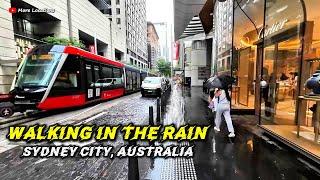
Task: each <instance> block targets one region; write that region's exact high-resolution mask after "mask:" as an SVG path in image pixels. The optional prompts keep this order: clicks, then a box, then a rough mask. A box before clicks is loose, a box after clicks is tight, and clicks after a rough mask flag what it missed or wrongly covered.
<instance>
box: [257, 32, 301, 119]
mask: <svg viewBox="0 0 320 180" xmlns="http://www.w3.org/2000/svg"><path fill="white" fill-rule="evenodd" d="M299 44H300V40H299V39H298V37H297V36H294V37H292V38H290V39H288V40H285V41H282V42H277V43H275V44H271V45H268V46H266V47H265V48H264V59H263V67H262V78H263V80H264V81H265V82H266V84H265V86H263V87H261V93H260V94H261V101H262V102H261V117H262V118H263V119H264V120H267V121H269V122H270V123H272V124H283V125H284V124H285V125H293V124H295V121H294V119H295V108H296V93H297V84H298V83H297V81H298V76H299V73H298V72H299V61H300V59H299Z"/></svg>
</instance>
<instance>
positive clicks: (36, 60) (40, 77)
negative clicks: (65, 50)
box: [16, 53, 62, 87]
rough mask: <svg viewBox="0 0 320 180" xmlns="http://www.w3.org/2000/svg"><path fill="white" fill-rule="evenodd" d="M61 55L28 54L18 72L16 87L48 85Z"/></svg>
mask: <svg viewBox="0 0 320 180" xmlns="http://www.w3.org/2000/svg"><path fill="white" fill-rule="evenodd" d="M61 55H62V54H60V53H51V54H41V55H34V54H32V55H29V56H27V58H26V59H25V61H24V62H23V65H22V68H21V70H20V72H19V74H18V79H17V83H16V87H47V86H48V85H49V82H50V80H51V77H52V75H53V73H54V71H55V69H56V66H57V64H58V62H59V60H60V58H61Z"/></svg>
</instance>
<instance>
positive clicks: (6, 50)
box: [0, 0, 17, 93]
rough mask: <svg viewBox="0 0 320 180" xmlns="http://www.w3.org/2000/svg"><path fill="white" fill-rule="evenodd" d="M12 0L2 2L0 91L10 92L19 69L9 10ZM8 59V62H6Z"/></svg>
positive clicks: (0, 10)
mask: <svg viewBox="0 0 320 180" xmlns="http://www.w3.org/2000/svg"><path fill="white" fill-rule="evenodd" d="M10 7H11V3H10V0H3V1H1V3H0V17H1V18H0V93H8V92H9V90H10V87H11V83H12V80H13V77H14V74H15V71H16V69H17V63H12V60H16V59H17V53H16V45H15V40H14V32H13V24H12V15H11V13H10V12H9V11H8V9H9V8H10ZM6 61H8V63H6Z"/></svg>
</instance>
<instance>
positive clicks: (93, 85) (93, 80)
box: [85, 63, 101, 101]
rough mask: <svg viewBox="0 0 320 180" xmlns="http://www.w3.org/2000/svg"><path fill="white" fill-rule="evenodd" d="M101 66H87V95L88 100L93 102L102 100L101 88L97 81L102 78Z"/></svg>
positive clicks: (88, 64) (87, 64)
mask: <svg viewBox="0 0 320 180" xmlns="http://www.w3.org/2000/svg"><path fill="white" fill-rule="evenodd" d="M99 69H100V68H99V66H98V65H93V64H90V63H86V64H85V70H86V82H87V83H86V94H87V100H88V101H91V100H94V99H98V98H100V92H101V89H100V88H101V87H100V86H99V83H97V81H98V80H99V78H100V73H99Z"/></svg>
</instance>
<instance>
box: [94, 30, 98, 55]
mask: <svg viewBox="0 0 320 180" xmlns="http://www.w3.org/2000/svg"><path fill="white" fill-rule="evenodd" d="M97 52H98V46H97V33H96V32H94V53H95V54H98V53H97Z"/></svg>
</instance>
